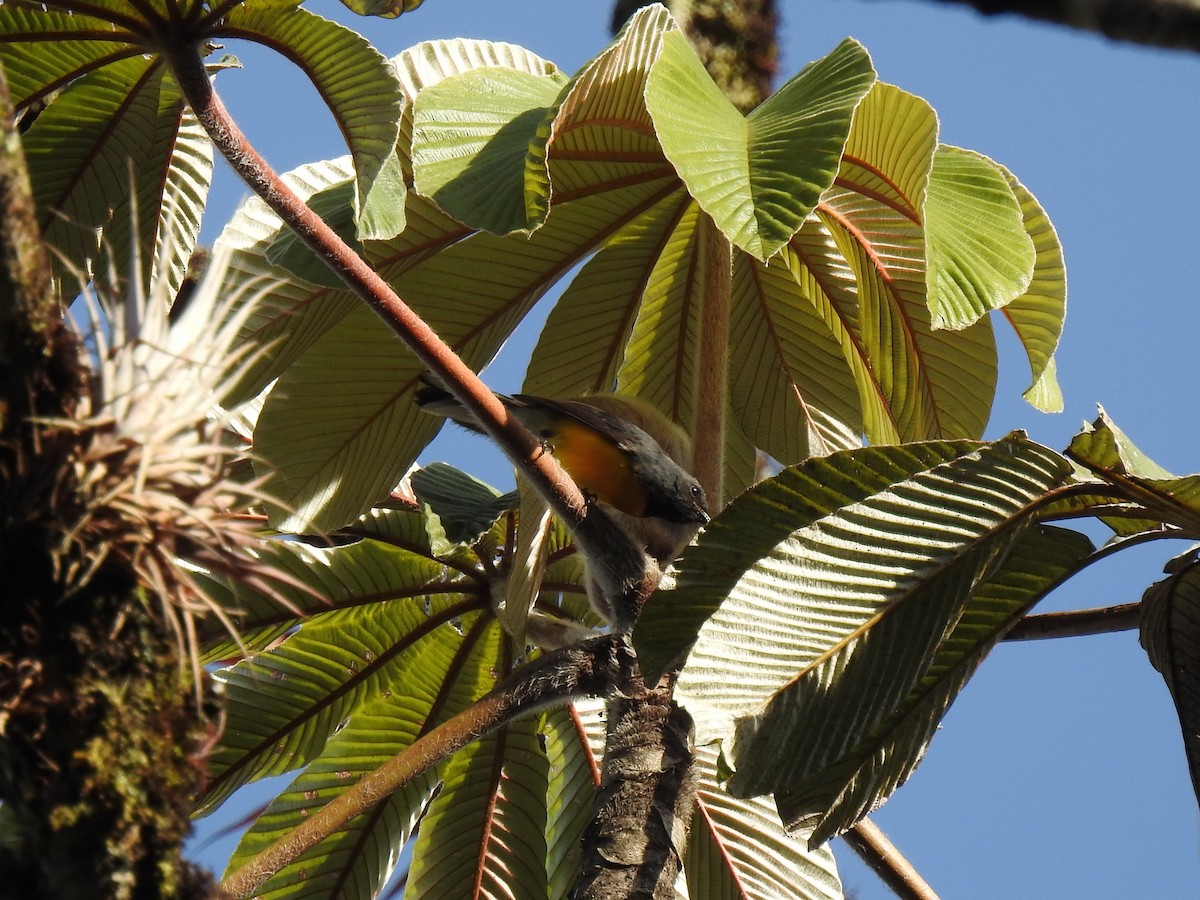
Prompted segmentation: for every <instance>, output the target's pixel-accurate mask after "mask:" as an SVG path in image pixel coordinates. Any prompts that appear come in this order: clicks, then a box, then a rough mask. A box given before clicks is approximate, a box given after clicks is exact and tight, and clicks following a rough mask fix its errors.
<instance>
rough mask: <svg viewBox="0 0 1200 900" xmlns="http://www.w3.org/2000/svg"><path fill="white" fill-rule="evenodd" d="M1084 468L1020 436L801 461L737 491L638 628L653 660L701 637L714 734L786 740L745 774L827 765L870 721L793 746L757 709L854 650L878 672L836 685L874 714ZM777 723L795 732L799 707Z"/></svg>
mask: <svg viewBox="0 0 1200 900" xmlns="http://www.w3.org/2000/svg"><path fill="white" fill-rule="evenodd" d="M1069 471H1070V469H1069V467H1068V466H1067V465H1066V463H1065V462H1064V461H1063V460H1062V459H1061V458H1060V457H1058V456H1056V455H1055V454H1053V453H1051V452H1050V451H1047V450H1045V449H1044V448H1041V447H1039V446H1038V445H1036V444H1032V443H1030V442H1028V441H1026V440H1024V439H1023V438H1020V437H1011V438H1008V439H1005V440H1004V441H1001V442H999V443H997V444H994V445H974V444H962V443H931V444H913V445H906V446H904V447H871V448H865V449H862V450H853V451H843V452H840V453H836V454H833V455H832V456H830V457H826V458H823V459H816V460H811V461H809V462H807V463H804V464H802V465H800V466H795V467H792V468H790V469H785V470H784V471H783V472H782V473H780V474H779V475H778V476H776V477H774V478H772V479H769V480H768V481H766V482H763V483H762V484H760V485H757V486H756V487H755V488H753V489H752V490H751V491H749V492H747V494H744V495H743V496H742V497H740V498H738V499H737V500H735V501H734V502H733V503H732V504H730V506H729V507H728V508H727V509H726V510H725V512H724V513H723V514H722V515H721V516H720V517H719V518H718V519H717V520H716V521H714V522H713V524H712V525H710V526H709V527H708V528H706V529H705V531H704V533H703V534H702V535H701V537H700V539H699V541H698V542H697V544H696V545H695V546H694V547H693V548H689V550H688V551H687V552H685V554H684V557H683V559H682V560H681V561H680V577H679V585H678V588H677V589H676V590H675V591H664V592H660V594H657V595H656V596H655V599H654V601H653V602H651V603H649V604H647V609H646V611H645V613H644V614H643V616H642V619H641V621H639V623H638V625H637V627H636V628H635V631H634V645H635V647H637V649H638V652H639V657H640V658H641V660H642V665H643V669H644V671H646V672H647V674H648V676H649V677H654V676H655V674H656V673H657V672H659V671H661V670H662V669H663V668H665V667H666V666H667V665H668V664H670V663H671V661H672V660H675V659H677V658H678V657H679V656H680V655H681V653H682V652H684V651H685V650H686V648H687V647H688V646H689V645H691V644H694V646H693V647H692V649H691V651H690V654H689V655H688V656H687V662H686V663H685V665H684V668H683V672H682V673H681V676H680V681H679V694H678V696H679V697H680V698H681V702H685V703H686V704H687V706H688V709H689V711H690V712H692V714H693V715H694V716H695V717H696V721H697V729H698V734H700V735H701V736H702V737H703V736H706V735H707V736H711V737H726V738H727V737H729V736H730V735H731V733H732V732H733V730H734V722H735V720H736V721H737V723H738V731H739V739H738V740H739V745H740V746H739V747H737V748H731V747H729V746H727V747H726V753H727V754H730V753H731V752H732V758H733V759H734V760H737V759H739V757H740V754H741V752H742V750H744V749H745V747H746V745H747V744H748V743H751V744H752V743H753V742H754V741H760V742H762V743H764V745H770V746H766V747H765V749H763V750H762V752H763V753H765V754H767V756H766V757H765V758H764V757H762V756H760V757H757V759H758V761H757V763H756V764H755V766H753V767H752V771H746V772H744V773H743V772H742V771H739V773H738V778H739V782H740V783H741V784H743V785H744V784H745V783H746V780H747V779H748V778H751V777H754V776H755V775H756V774H760V773H761V775H762V777H764V778H775V777H782V776H781V775H780V772H779V771H778V770H777V769H776V767H777V766H785V767H786V765H788V762H789V761H790V760H792V759H796V758H799V759H804V760H805V761H806V763H807V762H811V764H812V765H814V766H816V765H821V764H822V762H821V760H823V759H824V760H826V761H828V759H829V758H830V755H831V754H833V755H836V754H838V753H840V752H841V751H842V749H844V745H843V744H842V741H843V740H856V739H858V738H859V737H861V734H860V733H857V732H854V733H851V732H848V733H847V734H846V735H845V736H844V737H843V738H838V736H837V735H831V734H828V733H826V732H825V731H823V730H821V729H816V730H815V731H813V732H810V734H809V737H810V739H813V740H816V739H817V735H818V734H820V740H821V741H822V742H825V743H823V746H822V748H819V749H818V750H814V751H813V753H812V754H811V755H809V756H806V755H805V754H800V753H799V751H798V750H796V751H795V753H793V752H792V749H789V751H788V752H787V753H785V754H783V756H785V757H787V759H778V760H777V759H775V757H774V755H773V754H774V750H775V747H774V744H773V743H772V741H773V739H772V738H771V737H769V736H768V735H767V733H766V731H765V730H761V731H760V730H759V729H758V728H757V726H758V725H759V724H761V723H760V719H758V718H753V717H749V715H748V714H749V713H751V712H752V711H753V710H756V709H759V708H760V707H761V705H762V704H764V703H767V701H770V700H772V698H773V697H775V695H776V692H780V697H781V698H782V702H779V703H778V704H775V703H772V705H771V706H769V707H767V708H766V713H767V714H769V715H771V716H773V717H774V716H778V715H779V713H780V711H782V710H784V709H788V710H790V709H792V704H791V702H790V701H791V698H792V697H793V696H794V695H795V693H796V692H798V691H801V690H807V689H808V688H809V687H810V686H812V685H815V684H816V683H817V681H818V680H819V679H820V678H822V677H824V678H827V679H828V678H832V677H833V675H832V673H833V672H836V671H840V667H841V666H844V665H845V664H846V663H847V660H849V659H851V658H853V659H854V660H856V662H855V667H856V668H858V667H863V668H864V671H865V673H866V675H865V679H864V678H855V679H852V680H849V681H846V682H842V681H838V682H836V684H835V685H834V687H835V688H836V687H837V685H838V684H843V683H844V684H845V685H846V687H843V688H838V689H837V690H835V691H834V692H835V693H838V691H841V690H847V689H849V690H852V691H853V692H855V696H854V698H853V699H854V703H852V704H851V706H850V707H846V708H853V709H856V710H861V711H862V716H861V718H858V719H855V722H854V723H849V722H847V721H846V720H842V722H841V723H840V726H846V727H849V726H850V725H851V724H852V725H853V728H869V727H870V725H871V724H873V719H872V716H875V717H879V716H883V715H886V714H887V713H888V712H889V711H890V710H891V709H892V708H893V707H894V706H895V703H896V702H898V700H899V699H900V698H901V697H903V696H904V694H905V693H906V692H907V691H908V690H909V689H910V688H911V686H912V684H913V683H915V681H916V680H917V679H919V678H920V677H921V676H922V674H923V671H924V669H925V667H927V666H928V664H929V660H930V654H931V653H932V650H933V648H934V647H935V646H936V645H937V643H938V642H939V641H940V640H941V638H942V637H943V636H944V635H945V633H946V632H947V631H948V629H949V628H950V627H951V626H952V625H953V624H954V622H955V621H956V620H957V617H958V614H959V612H960V611H961V608H962V606H963V604H964V603H965V602H966V601H967V598H968V597H969V595H970V592H971V590H972V589H973V588H974V587H975V586H976V585H977V583H978V582H979V581H980V580H981V579H982V578H983V577H984V576H985V575H986V573H987V571H988V570H989V569H990V568H991V567H992V566H994V565H995V564H996V563H997V562H998V561H999V560H1002V559H1003V556H1004V554H1005V553H1006V552H1007V550H1008V547H1009V545H1010V544H1011V541H1012V534H1013V533H1015V532H1016V531H1019V527H1020V523H1021V522H1022V521H1024V517H1025V516H1026V513H1027V506H1028V504H1030V503H1031V502H1032V500H1033V499H1034V498H1036V497H1038V496H1041V494H1042V493H1044V491H1045V490H1046V489H1047V488H1048V487H1049V486H1052V485H1054V484H1056V483H1058V482H1060V481H1062V480H1063V479H1065V478H1066V476H1067V474H1068V473H1069ZM877 647H878V648H882V649H879V650H875V648H877ZM899 648H904V649H903V650H900V649H899ZM893 651H895V652H896V655H895V656H894V657H890V656H889V655H888V654H890V653H892V652H893ZM881 661H882V662H881ZM885 671H886V673H887V674H886V677H884V676H883V675H882V674H881V673H883V672H885ZM873 678H874V679H875V680H872V679H873ZM827 688H828V685H827ZM839 695H840V694H839ZM813 703H815V701H813ZM819 706H820V708H821V709H822V710H824V709H825V704H824V703H823V702H822V703H821V704H819ZM813 708H814V709H816V708H817V707H816V706H814V707H813ZM776 724H777V725H778V728H777V731H776V732H775V734H776V738H775V739H778V740H785V739H787V738H788V735H789V734H790V733H791V732H792V726H793V725H794V724H795V722H794V721H793V720H792V719H790V718H787V717H786V716H785V717H784V718H783V719H782V720H780V721H778V722H777V723H776ZM852 731H853V729H852ZM789 747H790V745H789ZM793 749H794V748H793ZM807 752H808V751H807V749H806V750H805V753H807ZM810 757H811V758H810ZM768 760H770V761H771V762H768ZM780 784H781V782H779V783H772V785H771V788H770V789H773V788H774V787H777V786H780ZM756 786H758V782H755V783H753V784H752V785H751V786H750V788H747V790H753V788H754V787H756Z"/></svg>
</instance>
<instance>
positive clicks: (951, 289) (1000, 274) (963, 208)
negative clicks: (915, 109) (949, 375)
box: [924, 145, 1035, 329]
mask: <svg viewBox="0 0 1200 900" xmlns="http://www.w3.org/2000/svg"><path fill="white" fill-rule="evenodd" d="M1006 174H1007V173H1005V172H1003V171H1001V169H1000V168H999V166H997V165H996V164H995V163H993V162H992V161H991V160H989V159H987V158H986V157H984V156H981V155H980V154H978V153H973V152H971V151H969V150H962V149H959V148H957V147H949V146H946V145H942V146H940V147H938V150H937V152H936V153H935V154H934V156H933V168H932V169H931V170H930V173H929V187H928V191H927V193H926V197H925V209H924V217H925V256H926V260H927V264H928V267H929V271H928V274H927V275H926V282H927V285H928V286H927V298H926V302H927V303H928V305H929V311H930V313H931V314H932V324H933V327H934V328H954V329H961V328H966V327H968V326H970V325H972V324H974V323H975V322H978V321H979V320H980V319H981V318H983V316H985V315H986V314H987V313H988V312H990V311H992V310H996V309H1001V308H1003V307H1004V306H1007V305H1008V304H1009V303H1010V302H1011V301H1012V300H1014V299H1015V298H1017V297H1020V296H1021V295H1022V294H1023V293H1024V292H1025V290H1026V289H1027V288H1028V287H1029V283H1030V281H1031V279H1032V273H1033V263H1034V258H1035V254H1034V246H1033V239H1032V238H1031V237H1030V236H1029V235H1028V234H1027V233H1026V231H1025V224H1024V217H1023V215H1022V212H1021V208H1020V206H1019V205H1018V203H1017V198H1016V196H1015V195H1014V194H1013V190H1012V187H1011V186H1010V185H1009V182H1008V179H1007V178H1006Z"/></svg>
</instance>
